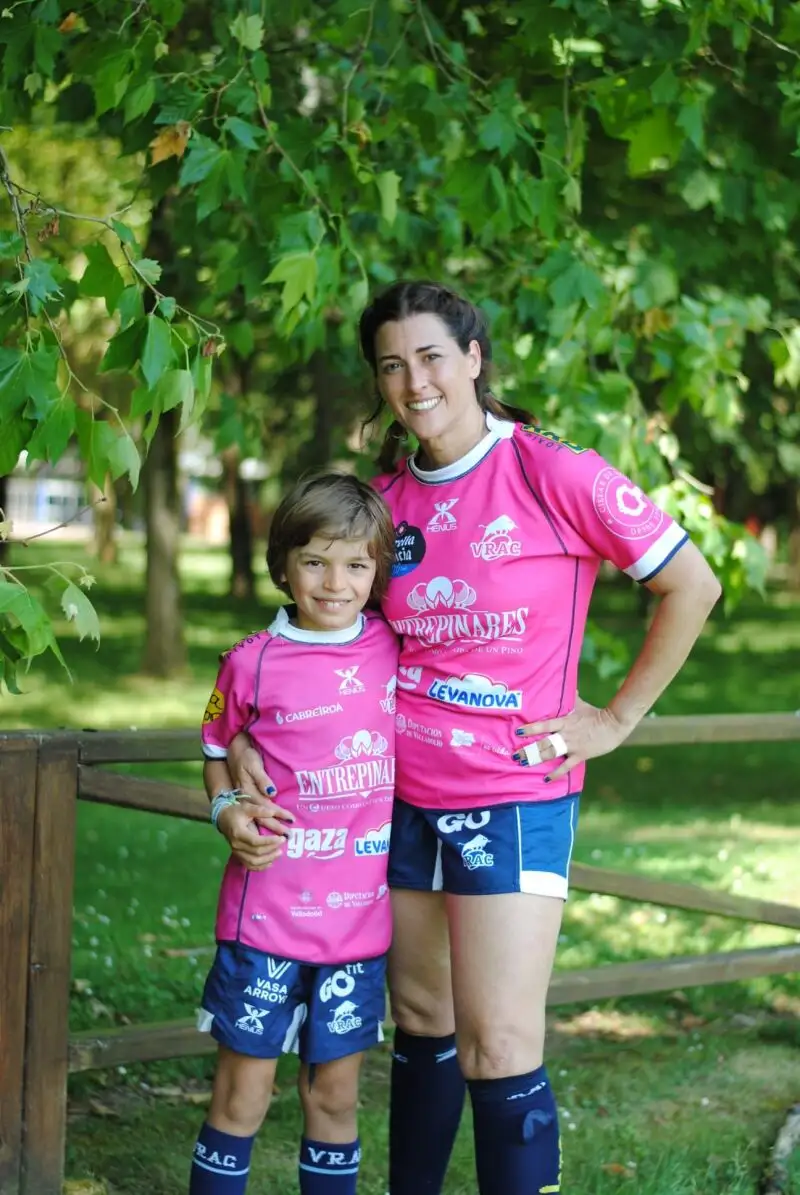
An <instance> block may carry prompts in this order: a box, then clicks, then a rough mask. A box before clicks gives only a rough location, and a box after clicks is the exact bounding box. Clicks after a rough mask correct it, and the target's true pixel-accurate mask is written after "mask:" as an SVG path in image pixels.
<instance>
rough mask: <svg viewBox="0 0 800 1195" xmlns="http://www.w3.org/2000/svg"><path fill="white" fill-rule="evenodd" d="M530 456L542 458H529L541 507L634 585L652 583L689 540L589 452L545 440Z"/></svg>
mask: <svg viewBox="0 0 800 1195" xmlns="http://www.w3.org/2000/svg"><path fill="white" fill-rule="evenodd" d="M536 438H537V437H534V436H531V440H533V439H536ZM530 452H531V453H535V454H536V457H539V453H541V454H542V455H541V457H540V458H539V459H538V460H537V459H532V458H529V459H530V460H531V465H532V471H533V472H534V473H535V474H536V475H537V480H538V482H539V486H540V493H541V496H542V499H543V500H544V503H545V505H546V506H547V507H550V509H551V510H552V511H553V512H554V513H555V514H557V515H560V516H561V518H562V519H564V520H565V521H566V522H567V523H568V525H569V526H570V527H571V528H572V529H573V530H574V532H576V533H577V535H578V536H579V537H580V539H581V540H582V541H583V543H584V544H585V545H586V546H587V547H588V548H589V549H590V550H591V551H592V552H593V553H594V554H596V555H597V556H599V557H600V558H601V559H602V560H608V561H610V562H611V563H612V564H614V565H616V566H617V568H619V569H621V570H622V571H623V572H625V573H627V574H628V576H629V577H632V578H633V580H634V581H640V582H645V581H649V580H651V579H652V578H653V577H654V576H655V575H656V574H657V573H658V572H660V570H661V569H662V568H663V567H664V565H665V564H666V563H667V562H668V561H669V560H671V559H672V557H673V556H674V555H675V553H676V552H677V551H678V550H679V549H680V548H681V547H682V546H683V544H685V543H686V541H687V540H688V538H689V537H688V535H687V534H686V532H685V531H684V529H683V528H682V527H681V526H680V524H678V523H676V522H675V520H674V519H672V518H671V517H670V516H669V515H668V514H667V513H666V511H664V510H662V509H661V507H659V506H656V504H655V503H654V502H653V501H652V499H651V498H649V497H648V495H647V494H646V493H645V492H644V490H643V489H642V488H641V486H639V485H637V484H636V482H635V481H632V480H631V479H630V478H629V477H626V476H625V474H624V473H620V472H619V470H618V469H615V468H614V466H613V465H610V464H609V463H608V462H607V461H605V460H604V459H603V458H602V457H601V456H599V455H598V454H597V453H596V452H594V451H593V450H591V449H585V450H584V449H581V448H579V447H578V446H577V445H573V444H569V445H568V444H564V443H563V442H558V441H556V442H555V443H554V442H553V441H550V442H549V443H545V444H542V445H541V446H540V447H539V448H538V451H537V448H536V447H532V448H531V449H530Z"/></svg>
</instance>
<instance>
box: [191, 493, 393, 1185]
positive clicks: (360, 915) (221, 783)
mask: <svg viewBox="0 0 800 1195" xmlns="http://www.w3.org/2000/svg"><path fill="white" fill-rule="evenodd" d="M393 557H394V532H393V529H392V522H391V518H390V516H389V512H388V509H387V507H386V505H385V504H384V502H383V499H382V498H380V497H379V496H378V495H377V494H376V493H375V491H374V490H372V489H371V488H370V487H369V486H366V485H364V484H363V483H362V482H360V481H358V480H357V479H356V478H354V477H350V476H346V475H340V474H323V475H320V476H318V477H316V478H312V479H311V480H307V481H303V482H301V483H300V484H299V485H297V486H296V487H295V488H294V489H293V490H292V492H291V493H290V494H289V495H288V496H287V497H286V498H285V499H284V500H283V502H282V503H281V504H280V506H279V507H278V510H277V511H276V514H275V517H274V519H273V522H272V526H271V529H270V534H269V546H268V549H267V564H268V566H269V571H270V575H271V577H272V579H273V581H274V582H275V584H276V585H277V586H278V587H279V588H280V589H282V590H283V591H284V592H285V593H286V594H288V595H289V596H290V597H291V598H292V600H293V602H294V605H293V606H289V607H284V608H282V609H281V610H279V612H278V615H277V617H276V618H275V621H274V622H273V623H272V625H271V626H270V627H269V628H268V629H267V630H266V631H260V632H259V633H258V634H255V635H251V636H250V637H248V638H247V639H244V640H242V641H241V642H240V643H238V644H237V645H236V646H235V647H234V648H233V649H232V650H231V651H230V652H228V653H227V654H226V655H225V656H224V657H223V659H222V664H221V667H220V671H219V675H218V678H217V683H216V687H215V688H214V692H213V693H212V696H211V699H210V701H209V704H208V708H207V710H206V713H205V718H204V725H203V752H204V755H205V757H206V765H205V766H206V771H205V780H206V787H207V789H208V791H209V793H210V794H216V795H214V799H213V801H212V811H211V817H212V821H213V822H214V824H215V825H217V828H218V829H219V830H220V831H221V832H222V833H223V834H225V835H226V837H228V838H229V840H230V839H231V838H233V837H234V832H235V827H236V825H237V819H238V822H239V823H240V822H241V819H242V817H246V814H244V811H243V809H240V808H237V804H236V794H235V793H234V792H233V791H232V785H231V778H230V774H229V772H228V769H227V764H226V763H225V759H226V754H227V747H228V745H229V743H230V742H231V740H232V739H233V738H234V736H235V735H236V734H237V733H239V732H240V731H247V732H248V734H249V735H250V737H251V739H252V740H253V743H254V745H255V747H256V748H257V749H258V750H259V751H260V752H261V755H262V758H263V762H264V767H265V769H266V772H267V773H268V775H269V777H270V784H271V787H273V788H275V789H277V796H276V800H278V801H279V802H280V804H281V806H282V807H283V808H284V809H286V810H289V811H291V812H292V813H293V814H294V824H293V826H292V828H291V829H290V830H289V831H288V836H287V838H286V839H285V840H284V841H285V849H283V850H282V851H281V852H280V853H279V854H278V855H277V857H276V859H275V862H274V863H273V864H272V865H271V866H270V867H269V868H268V869H266V870H258V871H257V870H247V869H246V868H245V866H244V865H243V864H242V863H241V862H239V860H238V859H236V858H234V857H233V856H232V857H231V859H230V860H229V862H228V865H227V867H226V870H225V874H224V877H223V880H222V890H221V892H220V900H219V908H218V913H217V926H216V937H217V943H218V947H217V955H216V959H215V961H214V965H213V967H212V968H211V971H210V973H209V976H208V979H207V981H206V985H205V990H204V993H203V1005H202V1009H201V1013H200V1022H199V1023H200V1028H201V1029H203V1030H205V1031H207V1032H210V1033H211V1034H212V1035H213V1036H214V1037H215V1038H216V1040H217V1041H218V1042H219V1047H220V1048H219V1058H218V1063H217V1071H216V1076H215V1080H214V1093H213V1098H212V1102H211V1108H210V1112H209V1115H208V1120H207V1121H206V1123H205V1124H204V1125H203V1128H202V1129H201V1132H200V1136H199V1139H198V1141H197V1144H196V1145H195V1152H194V1162H193V1166H192V1175H191V1185H190V1195H242V1193H243V1192H244V1191H245V1187H246V1184H247V1174H248V1170H249V1165H250V1153H251V1149H252V1144H253V1139H254V1136H255V1133H256V1132H257V1130H258V1129H259V1127H260V1125H261V1123H262V1121H263V1119H264V1117H265V1115H266V1112H267V1109H268V1107H269V1103H270V1097H271V1093H272V1084H273V1079H274V1075H275V1068H276V1065H277V1059H278V1056H279V1055H280V1054H281V1052H282V1051H288V1050H296V1051H297V1052H299V1054H300V1058H301V1068H300V1077H299V1091H300V1099H301V1102H302V1106H303V1113H304V1136H303V1140H302V1144H301V1148H300V1172H299V1174H300V1191H301V1193H302V1195H352V1193H353V1192H355V1190H356V1179H357V1174H358V1164H359V1158H360V1149H359V1142H358V1136H357V1127H356V1102H357V1094H358V1074H359V1068H360V1065H361V1061H362V1058H363V1051H364V1050H365V1049H366V1048H367V1047H368V1046H371V1045H373V1044H375V1043H376V1042H378V1041H380V1040H381V1039H382V1031H381V1025H382V1021H383V1015H384V969H385V952H386V950H387V948H388V946H389V940H390V935H391V915H390V909H389V899H388V892H387V886H386V863H387V854H388V849H389V832H390V822H391V813H392V799H393V795H394V720H395V711H394V694H395V683H396V681H395V677H396V671H397V655H398V647H397V640H396V638H395V636H394V633H393V632H392V631H391V630H390V628H389V627H388V625H387V624H386V623H385V622H384V621H383V619H382V618H381V616H380V615H379V614H378V613H376V612H372V611H368V610H365V609H364V608H365V607H366V606H367V604H368V603H374V602H377V600H379V599H380V597H381V596H382V595H383V592H384V590H385V588H386V584H387V582H388V579H389V570H390V568H391V564H392V560H393ZM261 832H262V833H266V832H267V831H264V830H263V828H262V830H261ZM275 1190H276V1192H277V1187H276V1188H275Z"/></svg>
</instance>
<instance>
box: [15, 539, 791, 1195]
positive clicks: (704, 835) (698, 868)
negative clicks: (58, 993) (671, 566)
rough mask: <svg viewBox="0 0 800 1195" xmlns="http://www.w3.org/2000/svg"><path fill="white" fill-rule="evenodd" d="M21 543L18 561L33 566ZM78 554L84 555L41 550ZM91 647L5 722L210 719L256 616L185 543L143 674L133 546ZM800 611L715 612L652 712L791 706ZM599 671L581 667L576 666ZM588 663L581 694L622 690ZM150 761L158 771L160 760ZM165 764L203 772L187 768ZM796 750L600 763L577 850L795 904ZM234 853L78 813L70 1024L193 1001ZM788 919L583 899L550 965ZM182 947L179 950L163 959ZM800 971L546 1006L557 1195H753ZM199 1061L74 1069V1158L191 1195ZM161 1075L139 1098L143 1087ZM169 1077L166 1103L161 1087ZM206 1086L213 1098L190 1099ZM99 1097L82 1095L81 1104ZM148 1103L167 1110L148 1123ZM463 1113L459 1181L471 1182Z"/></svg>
mask: <svg viewBox="0 0 800 1195" xmlns="http://www.w3.org/2000/svg"><path fill="white" fill-rule="evenodd" d="M33 551H34V549H33V548H31V549H29V552H28V554H26V559H25V563H30V562H31V554H32V553H33ZM37 551H38V553H39V555H40V558H46V557H48V556H49V557H50V558H54V556H55V555H58V557H59V558H60V559H66V558H70V557H75V556H76V555H78V554H79V553H81V552H82V549H80V548H73V547H72V546H70V547H68V548H65V547H64V545H59V546H58V547H57V549H51V547H50V546H48V547H47V548H41V549H37ZM92 567H93V571H95V572H96V573H97V575H98V578H99V581H98V585H97V587H96V588H95V589H94V590H93V591H92V596H93V598H94V599H95V601H96V604H97V606H98V609H99V610H100V614H101V620H102V624H103V635H104V637H103V642H102V644H101V646H100V649H99V651H97V652H95V651H94V649H93V648H92V647H90V646H87V645H86V644H83V645H78V644H77V643H76V642H74V641H73V640H72V639H70V638H69V636H68V634H65V639H64V650H65V655H66V657H67V660H68V662H69V665H70V668H71V669H72V671H73V675H74V683H73V684H70V683H69V682H68V681H67V679H66V678H65V676H64V674H63V673H62V672H61V671H60V670H59V668H58V666H57V665H56V664H55V661H53V662H52V663H48V664H47V665H46V666H44V667H42V666H37V667H36V668H35V669H34V670H33V672H32V673H31V675H30V677H29V678H28V679H26V681H25V682H24V686H23V687H24V688H25V695H24V696H23V697H21V698H11V697H8V696H3V698H2V699H1V700H0V726H1V727H2V728H5V729H10V728H12V727H28V728H30V727H46V726H71V727H97V728H101V727H127V726H136V727H140V728H141V727H145V726H150V727H164V726H193V725H198V723H199V719H200V716H201V714H202V710H203V707H204V704H205V701H206V698H207V695H208V691H209V689H210V686H211V684H212V682H213V676H214V671H215V665H216V658H217V655H218V653H219V651H221V650H223V649H224V648H226V647H228V646H229V645H230V644H231V643H232V642H233V641H234V640H235V639H236V638H238V637H240V636H241V635H243V634H245V633H247V632H249V631H251V630H253V629H254V628H255V627H257V626H260V625H263V624H264V623H265V621H266V620H267V619H268V617H269V612H270V610H271V609H272V608H274V605H275V603H276V601H277V595H276V594H275V593H274V592H273V591H272V590H271V589H270V588H269V586H268V585H267V584H266V582H264V583H263V586H262V590H261V598H262V601H263V603H264V606H263V608H262V609H261V610H259V609H258V608H256V607H253V606H250V607H246V606H245V607H237V606H236V605H235V604H234V603H232V602H231V601H230V599H229V598H228V597H227V596H226V584H225V582H226V569H227V562H226V558H225V555H224V554H223V553H212V552H208V551H203V550H200V549H197V548H191V547H190V548H189V549H187V551H186V552H185V554H184V559H183V576H184V583H185V604H184V610H185V620H186V634H187V641H188V644H189V655H190V671H189V673H188V674H187V675H186V676H185V677H182V678H180V679H178V680H173V681H168V682H165V681H163V680H158V681H155V680H151V679H147V678H144V677H142V676H140V675H137V668H138V665H139V659H140V655H141V650H142V637H143V631H144V621H143V594H142V588H141V581H140V578H141V575H142V572H143V556H142V551H141V545H140V544H139V543H138V542H137V541H136V540H135V539H133V538H128V539H126V540H125V542H124V546H123V550H122V554H121V558H120V562H119V564H118V565H116V566H114V567H113V568H96V566H94V565H93V566H92ZM799 612H800V606H798V604H793V603H792V602H791V601H790V600H789V599H788V598H787V597H786V596H785V595H784V594H781V593H776V594H775V595H773V596H772V597H771V599H770V602H769V604H768V605H767V606H764V605H763V604H762V603H760V602H759V601H758V600H755V599H754V600H752V601H748V602H747V603H746V605H745V606H744V607H743V608H742V609H741V610H740V611H739V612H738V613H737V615H736V616H735V617H733V618H731V619H730V620H727V621H726V620H725V619H723V618H722V617H721V616H719V617H717V616H715V619H714V621H713V624H712V625H711V627H710V628H709V630H708V632H707V633H706V634H705V635H704V637H703V640H702V642H701V643H700V645H698V648H697V649H696V651H695V653H694V655H693V657H692V659H691V660H690V662H689V664H688V665H687V667H686V668H685V669H684V671H683V673H682V675H681V677H680V678H679V680H678V681H677V682H676V683H675V684H674V685H673V686H672V688H671V689H670V691H669V692H668V694H667V695H666V696H665V697H664V699H663V700H662V701H661V702H660V703H659V707H658V712H659V713H697V714H703V713H714V712H727V711H731V712H734V711H759V712H766V711H771V710H791V709H794V708H796V707H797V706H798V705H800V702H799V701H798V698H797V676H798V674H800V619H799V618H798V613H799ZM595 616H596V617H597V619H598V621H599V622H600V623H601V625H602V626H604V627H606V628H608V629H610V630H614V631H615V632H616V633H618V634H620V635H622V636H623V637H624V639H625V640H626V641H627V642H629V643H630V644H631V645H634V644H635V643H636V642H637V640H638V638H639V636H640V635H641V633H642V626H641V622H640V620H639V618H638V615H637V613H636V605H635V602H634V600H633V595H632V592H631V591H630V590H629V589H628V587H627V586H616V585H615V586H610V585H606V586H604V587H603V588H602V589H601V591H600V592H599V593H598V598H597V601H596V605H595ZM584 671H586V670H584ZM609 686H610V682H606V683H605V684H600V683H598V682H597V681H596V679H595V678H593V677H592V676H591V675H589V674H588V673H587V674H586V675H584V677H583V678H582V682H581V691H582V693H583V695H584V696H585V697H587V698H588V699H589V700H596V701H600V700H603V699H604V697H606V696H607V695H608V693H609V692H610V688H609ZM148 774H150V775H153V774H154V770H151V771H150V772H149V773H148ZM158 774H160V775H162V776H167V777H170V778H174V779H178V780H181V781H182V782H184V783H192V782H195V781H197V780H198V777H199V771H198V766H197V765H171V766H169V767H165V766H162V767H161V768H160V769H159V772H158ZM799 779H800V743H791V744H752V745H751V744H747V743H736V744H728V745H721V746H708V747H706V746H691V747H682V748H660V749H657V750H656V749H653V750H647V751H645V750H641V749H635V748H628V749H624V750H621V751H620V752H618V753H617V755H616V756H614V757H612V758H607V759H604V760H600V761H596V762H595V763H594V764H593V765H592V766H591V768H590V778H589V784H588V787H587V790H586V793H585V796H584V802H583V810H582V817H581V830H580V834H579V838H578V844H577V849H576V857H577V858H578V859H579V860H581V861H583V862H588V863H594V864H597V865H600V866H603V867H614V868H619V869H625V870H631V871H637V872H640V873H642V874H647V875H650V876H653V877H658V878H662V879H671V880H685V881H692V882H695V883H699V884H704V885H706V886H709V887H714V888H717V889H723V890H726V891H731V892H738V893H742V894H747V895H752V896H760V897H764V898H768V899H770V900H778V901H786V902H788V903H795V904H797V903H800V872H799V869H798V866H797V860H798V857H799V856H798V849H799V848H800V806H798V802H797V799H796V797H797V791H798V780H799ZM223 847H224V844H223V843H222V840H221V839H220V838H218V837H217V836H216V835H214V834H213V832H211V830H210V829H209V828H208V827H205V826H202V825H196V824H188V823H182V822H178V821H173V820H171V819H166V818H159V817H158V816H155V815H148V814H141V813H130V812H124V811H121V810H116V809H110V808H102V807H98V806H90V805H86V806H83V805H82V806H81V807H80V808H79V833H78V866H77V877H76V892H75V920H74V931H73V946H74V965H73V974H74V987H75V992H74V997H73V1016H72V1020H73V1026H74V1027H75V1028H88V1027H91V1026H97V1027H100V1026H103V1025H110V1024H119V1023H125V1021H126V1020H130V1021H132V1022H134V1021H147V1020H156V1019H165V1018H170V1017H186V1016H189V1015H191V1013H192V1010H193V1008H194V1006H195V1004H196V1003H197V999H198V995H199V991H200V987H201V984H202V978H203V973H204V970H205V968H206V966H207V964H208V962H209V957H210V956H209V953H208V952H209V948H210V945H211V940H212V937H211V935H212V926H213V914H214V906H215V902H216V893H217V883H218V879H219V874H220V867H221V864H222V862H223V859H224V849H223ZM796 936H797V935H795V934H794V933H792V932H789V931H782V930H779V929H769V928H767V927H757V926H756V927H754V926H748V925H744V924H738V923H736V922H732V921H726V920H723V919H721V918H710V917H706V916H701V915H691V914H683V913H680V912H678V911H672V910H660V909H658V908H655V907H652V906H648V905H637V904H633V903H629V902H623V901H618V900H616V899H613V898H610V897H600V896H591V895H588V896H582V895H575V896H574V897H573V898H572V900H571V901H570V903H569V905H568V906H567V911H566V915H565V921H564V931H563V937H562V944H561V950H560V956H559V966H561V967H586V966H591V965H595V964H602V963H605V962H619V961H627V960H630V959H636V958H646V957H654V956H668V955H671V954H691V953H695V952H703V951H708V950H722V949H729V948H734V947H737V948H738V947H744V946H758V945H766V944H769V943H783V942H792V941H794V940H795V938H796ZM176 950H177V951H180V952H181V953H180V954H178V955H171V954H168V953H166V952H168V951H169V952H172V951H176ZM798 1012H800V983H799V982H798V980H797V978H796V977H791V976H790V977H778V978H771V979H765V980H757V981H752V982H750V983H747V984H738V985H731V986H729V987H724V988H706V989H692V990H687V991H686V992H685V993H678V994H677V995H674V996H666V997H650V998H641V999H637V1000H630V999H629V1000H619V1001H615V1002H606V1003H605V1004H603V1005H600V1006H598V1007H597V1008H596V1009H591V1008H582V1009H563V1010H558V1012H557V1013H556V1014H555V1015H554V1017H553V1038H552V1045H551V1059H552V1061H551V1071H552V1074H553V1077H554V1081H555V1084H556V1086H557V1089H558V1094H559V1096H560V1099H561V1103H562V1107H563V1118H564V1126H565V1127H564V1134H565V1184H564V1189H565V1192H570V1193H572V1195H594V1193H597V1195H607V1193H610V1192H614V1191H618V1190H620V1189H623V1190H624V1189H628V1190H631V1191H636V1192H641V1193H643V1195H689V1193H693V1195H712V1193H713V1195H717V1193H720V1195H721V1193H725V1195H745V1193H748V1195H750V1193H753V1192H755V1190H756V1179H757V1175H758V1173H759V1171H760V1169H761V1167H762V1166H763V1162H764V1159H765V1156H766V1151H767V1149H768V1145H769V1143H770V1141H771V1139H772V1137H773V1136H774V1134H775V1131H776V1129H777V1126H778V1125H779V1123H780V1121H781V1120H782V1117H783V1114H784V1112H785V1109H786V1107H787V1106H788V1105H789V1104H791V1103H792V1102H794V1101H795V1100H797V1099H798V1090H799V1089H800V1080H799V1079H798V1077H797V1076H798V1074H800V1066H799V1065H798V1063H799V1062H800V1060H798V1057H797V1046H798V1043H800V1033H799V1032H798V1025H800V1021H799V1020H798ZM290 1072H291V1065H288V1066H287V1067H285V1068H284V1073H283V1075H282V1076H281V1077H280V1079H279V1086H280V1088H281V1092H280V1095H279V1097H278V1100H277V1103H276V1106H275V1113H274V1115H272V1114H271V1123H270V1125H268V1127H267V1128H266V1129H265V1130H264V1132H263V1134H262V1137H261V1140H260V1143H259V1147H258V1150H257V1153H256V1160H255V1164H254V1170H253V1178H252V1181H251V1188H250V1190H251V1191H252V1192H254V1193H255V1195H267V1193H268V1192H269V1193H271V1192H275V1191H280V1192H285V1191H288V1192H291V1191H292V1190H294V1189H295V1187H294V1186H293V1184H294V1181H295V1179H294V1166H295V1163H294V1156H295V1141H296V1138H297V1134H298V1123H299V1122H298V1114H297V1107H296V1101H295V1099H294V1098H293V1096H292V1093H291V1082H292V1080H291V1074H290ZM387 1073H388V1071H387V1056H386V1053H385V1052H384V1053H381V1054H376V1056H375V1057H374V1058H373V1059H372V1060H371V1062H370V1065H369V1068H368V1072H367V1074H368V1077H367V1082H366V1086H365V1093H364V1101H363V1102H364V1110H363V1113H362V1133H363V1136H364V1138H365V1142H366V1144H365V1164H364V1172H363V1175H364V1177H363V1179H362V1183H361V1187H360V1190H361V1191H362V1192H364V1195H383V1192H384V1191H385V1179H384V1154H385V1103H386V1084H387ZM209 1074H210V1069H209V1063H208V1061H207V1060H196V1061H185V1062H174V1063H163V1064H158V1065H157V1066H151V1067H148V1068H142V1067H131V1068H128V1072H127V1073H126V1074H119V1073H117V1072H111V1073H104V1072H98V1073H95V1074H93V1075H90V1076H82V1077H80V1078H78V1079H76V1080H75V1081H74V1082H73V1090H72V1095H73V1117H72V1119H71V1124H70V1140H69V1151H70V1152H69V1171H70V1173H72V1174H73V1175H75V1176H86V1175H89V1174H94V1175H96V1176H98V1177H102V1178H103V1179H105V1180H106V1181H107V1182H109V1183H110V1184H111V1185H112V1186H113V1187H114V1188H115V1189H118V1190H119V1191H120V1192H128V1193H130V1195H134V1193H135V1195H145V1192H147V1193H148V1195H167V1193H168V1192H169V1193H170V1195H172V1193H173V1192H176V1191H180V1190H182V1189H183V1186H184V1181H185V1175H186V1172H187V1166H188V1161H187V1159H188V1157H189V1154H190V1151H191V1144H192V1141H193V1135H194V1132H195V1130H196V1126H197V1123H198V1120H199V1119H200V1118H201V1117H202V1109H201V1108H199V1107H197V1106H195V1104H194V1103H192V1102H187V1100H192V1099H196V1098H197V1097H196V1092H197V1091H201V1092H202V1091H205V1090H207V1088H208V1077H209ZM142 1083H146V1084H147V1085H148V1088H149V1090H148V1089H145V1088H144V1087H143V1086H142ZM153 1088H157V1089H160V1090H164V1091H166V1092H170V1091H171V1092H172V1096H171V1097H170V1096H169V1095H153V1093H152V1089H153ZM200 1098H202V1097H200ZM92 1101H93V1103H92ZM154 1109H155V1113H154ZM470 1148H471V1147H470V1140H469V1131H468V1126H467V1125H466V1122H465V1129H464V1132H463V1134H462V1138H461V1140H460V1142H459V1147H458V1155H457V1158H456V1159H455V1161H454V1165H453V1169H452V1174H451V1180H450V1183H449V1185H448V1187H447V1192H448V1195H456V1193H458V1192H461V1193H464V1195H466V1193H467V1192H470V1193H471V1192H474V1191H475V1185H474V1180H473V1179H472V1171H471V1160H470V1159H471V1153H470Z"/></svg>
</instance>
